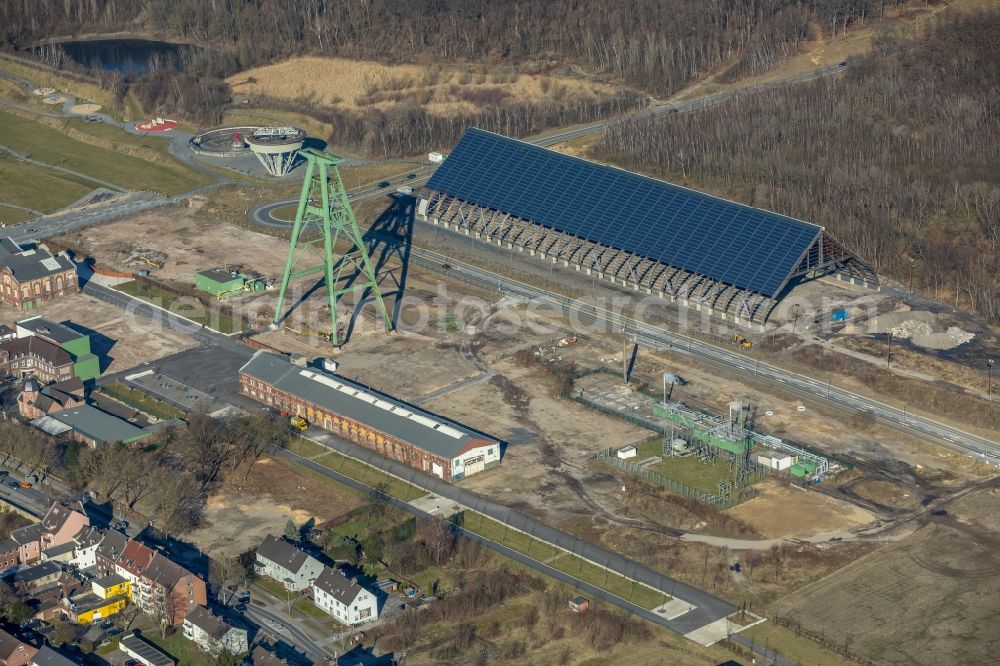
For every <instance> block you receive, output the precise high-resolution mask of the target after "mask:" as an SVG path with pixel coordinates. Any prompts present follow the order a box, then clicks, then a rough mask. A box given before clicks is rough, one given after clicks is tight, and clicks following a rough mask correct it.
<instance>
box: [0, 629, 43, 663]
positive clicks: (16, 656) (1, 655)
mask: <svg viewBox="0 0 1000 666" xmlns="http://www.w3.org/2000/svg"><path fill="white" fill-rule="evenodd" d="M37 652H38V648H36V647H34V646H32V645H30V644H28V643H25V642H24V641H22V640H21V639H19V638H15V637H14V636H12V635H10V634H9V633H7V632H6V631H4V630H3V629H0V666H29V665H30V664H31V660H32V659H33V658H34V656H35V654H36V653H37Z"/></svg>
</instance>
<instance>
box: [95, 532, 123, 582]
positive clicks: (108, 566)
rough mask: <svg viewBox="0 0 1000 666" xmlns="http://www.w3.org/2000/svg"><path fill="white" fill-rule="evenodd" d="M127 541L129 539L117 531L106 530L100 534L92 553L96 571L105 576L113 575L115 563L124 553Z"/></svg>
mask: <svg viewBox="0 0 1000 666" xmlns="http://www.w3.org/2000/svg"><path fill="white" fill-rule="evenodd" d="M129 541H130V540H129V538H128V537H127V536H125V535H124V534H122V533H121V532H119V531H118V530H106V531H105V532H104V533H103V534H101V538H100V540H99V541H98V543H97V547H96V549H95V551H94V560H95V564H96V566H97V568H98V570H99V571H103V572H104V573H106V574H108V573H114V572H115V569H116V563H117V562H118V560H119V558H120V557H121V556H122V553H123V552H125V547H126V546H128V544H129Z"/></svg>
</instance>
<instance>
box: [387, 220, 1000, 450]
mask: <svg viewBox="0 0 1000 666" xmlns="http://www.w3.org/2000/svg"><path fill="white" fill-rule="evenodd" d="M382 238H383V239H384V240H385V241H386V242H398V241H397V240H395V239H392V238H390V237H386V236H383V237H382ZM409 252H410V257H411V259H413V260H415V261H417V262H419V263H421V264H423V265H426V266H428V267H430V268H433V269H436V270H439V271H443V270H444V269H443V266H444V264H448V265H449V266H451V269H450V271H449V273H450V274H451V275H452V276H454V277H458V278H460V279H466V280H468V281H470V282H473V283H475V284H478V285H480V286H483V287H485V288H487V289H490V290H495V291H498V292H501V293H503V294H506V295H510V296H516V297H522V298H526V299H529V300H533V301H536V302H540V303H544V304H546V305H550V306H552V307H553V308H558V309H559V310H560V311H561V312H563V313H565V314H572V315H573V316H576V317H578V318H579V320H580V321H581V322H582V323H584V324H588V323H591V322H595V321H596V322H597V323H600V324H602V325H604V326H605V327H606V329H607V330H609V331H614V332H621V331H622V329H623V328H624V329H625V331H626V334H627V336H628V337H629V338H631V339H635V340H636V341H638V342H639V344H641V345H643V346H645V347H649V348H656V349H671V350H674V351H676V352H678V353H687V354H690V355H691V356H694V357H697V358H698V359H699V360H703V361H708V362H710V363H711V364H713V365H716V366H719V367H724V368H726V369H727V370H729V371H731V372H735V373H736V374H738V375H741V376H744V377H754V378H755V379H756V380H758V381H763V382H766V383H769V384H772V385H774V386H777V387H780V388H781V389H782V390H784V391H786V392H790V393H794V394H796V395H799V396H802V397H806V398H808V399H810V400H812V401H813V402H815V403H819V404H822V405H829V406H832V407H835V408H842V409H843V408H846V409H849V410H855V411H865V412H870V413H871V414H873V415H874V416H875V417H876V418H877V419H879V420H880V421H882V422H884V423H886V424H888V425H891V426H893V427H894V428H896V429H898V430H901V431H903V432H907V433H909V434H916V435H919V436H921V437H924V438H930V439H932V440H939V441H943V442H947V443H948V444H951V445H953V446H956V447H959V448H962V449H964V450H966V451H968V452H970V453H973V454H976V455H979V456H980V457H983V458H984V459H986V460H987V461H989V462H990V463H992V464H998V463H1000V446H998V445H997V443H995V442H992V441H990V440H988V439H986V438H984V437H982V436H979V435H976V434H973V433H969V432H966V431H964V430H961V429H959V428H955V427H953V426H949V425H947V424H944V423H941V422H939V421H936V420H934V419H931V418H928V417H926V416H922V415H919V414H913V413H911V412H905V411H904V410H902V409H899V408H896V407H892V406H890V405H886V404H885V403H882V402H880V401H878V400H875V399H874V398H870V397H867V396H864V395H859V394H857V393H853V392H851V391H849V390H847V389H843V388H839V387H837V386H832V385H831V384H829V383H828V382H822V381H818V380H816V379H813V378H812V377H808V376H806V375H801V374H798V373H795V372H792V371H790V370H785V369H784V368H779V367H776V366H773V365H769V364H768V363H763V362H757V361H755V360H754V359H753V357H751V356H748V355H746V354H743V353H739V352H734V351H730V350H728V349H725V348H723V347H717V346H715V345H712V344H709V343H707V342H702V341H701V340H697V339H694V338H690V337H687V336H685V335H682V334H680V333H673V332H669V331H665V330H663V329H661V328H658V327H656V326H653V325H651V324H647V323H645V322H640V321H636V320H635V319H632V318H630V317H625V316H623V315H621V314H618V313H614V312H610V311H608V310H605V309H603V308H598V307H595V306H594V305H592V304H589V303H584V302H582V301H578V300H576V299H572V298H569V297H567V296H563V295H562V294H558V293H555V292H552V291H548V290H545V289H542V288H540V287H535V286H533V285H529V284H525V283H523V282H518V281H516V280H513V279H511V278H507V277H504V276H500V275H496V274H494V273H491V272H489V271H487V270H485V269H481V268H478V267H476V266H472V265H471V264H467V263H465V262H462V261H458V260H456V259H453V258H451V257H448V256H445V255H443V254H439V253H437V252H433V251H431V250H426V249H423V248H418V247H411V248H410V249H409Z"/></svg>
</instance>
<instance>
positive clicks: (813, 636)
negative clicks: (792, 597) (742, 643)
mask: <svg viewBox="0 0 1000 666" xmlns="http://www.w3.org/2000/svg"><path fill="white" fill-rule="evenodd" d="M771 621H772V622H774V623H775V624H776V625H778V626H779V627H785V628H787V629H791V630H792V631H794V632H795V634H796V635H802V636H805V637H806V638H808V639H809V640H811V641H813V642H814V643H819V644H820V645H822V646H823V647H825V648H826V649H827V650H830V651H831V652H835V653H837V654H839V655H840V656H841V657H843V658H844V659H847V660H849V661H853V662H855V663H857V664H868V665H869V666H870V665H871V664H874V663H875V662H873V661H872V660H871V657H865V656H863V655H860V654H858V653H857V652H851V651H850V650H849V649H847V646H846V645H845V644H843V643H834V642H833V641H832V640H830V639H829V638H827V637H826V636H824V635H823V634H817V633H816V632H815V631H809V630H808V629H803V628H802V625H801V624H799V623H797V622H791V621H790V620H787V619H785V618H783V617H778V616H777V615H775V616H774V617H772V618H771Z"/></svg>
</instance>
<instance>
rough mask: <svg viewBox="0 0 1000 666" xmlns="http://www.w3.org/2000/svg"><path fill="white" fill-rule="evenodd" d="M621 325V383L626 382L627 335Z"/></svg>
mask: <svg viewBox="0 0 1000 666" xmlns="http://www.w3.org/2000/svg"><path fill="white" fill-rule="evenodd" d="M625 330H626V329H625V327H624V326H622V383H624V384H628V335H626V333H625Z"/></svg>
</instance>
